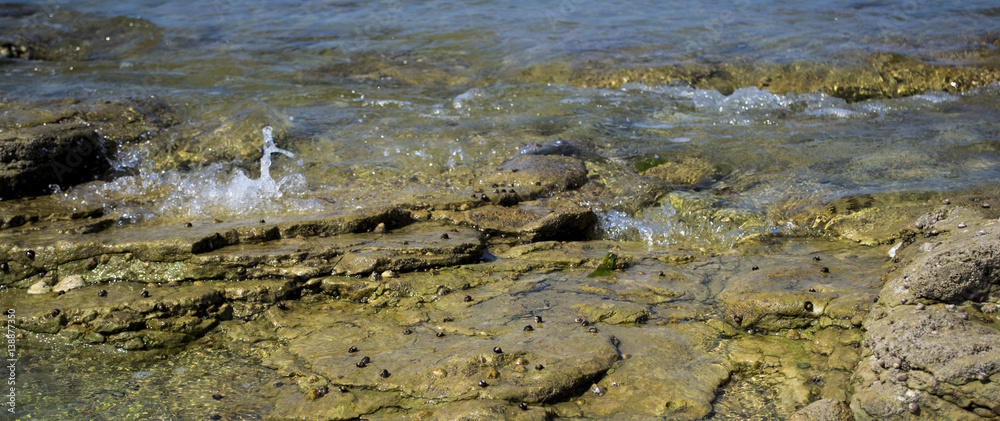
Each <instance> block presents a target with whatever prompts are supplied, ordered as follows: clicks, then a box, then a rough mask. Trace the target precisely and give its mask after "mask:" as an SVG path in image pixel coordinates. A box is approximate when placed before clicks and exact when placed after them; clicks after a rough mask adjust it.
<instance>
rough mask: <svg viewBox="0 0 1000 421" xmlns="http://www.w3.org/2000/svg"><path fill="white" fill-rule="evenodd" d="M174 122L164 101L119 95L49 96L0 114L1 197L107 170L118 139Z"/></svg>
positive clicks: (90, 177) (29, 192) (40, 190)
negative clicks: (93, 97)
mask: <svg viewBox="0 0 1000 421" xmlns="http://www.w3.org/2000/svg"><path fill="white" fill-rule="evenodd" d="M172 124H173V120H172V117H171V116H170V115H169V111H168V110H167V108H166V106H165V105H163V104H161V103H159V102H156V101H152V100H145V99H136V98H119V99H114V100H108V101H95V102H79V101H75V100H68V99H67V100H48V101H37V102H34V103H30V104H24V105H23V106H21V107H14V108H13V109H12V110H10V111H9V112H8V113H7V114H5V115H4V116H3V117H0V128H3V130H2V133H0V199H11V198H16V197H23V196H33V195H40V194H44V193H49V192H50V185H58V186H60V187H61V188H65V187H68V186H73V185H76V184H80V183H83V182H87V181H91V180H94V179H96V178H99V177H102V176H104V175H107V173H108V171H109V170H110V164H109V161H110V160H111V159H113V158H115V156H116V153H117V150H118V148H119V146H120V145H121V144H123V143H130V142H137V141H139V140H142V139H146V138H148V137H149V136H150V135H151V134H154V133H157V132H159V131H160V130H161V129H163V128H165V127H168V126H170V125H172Z"/></svg>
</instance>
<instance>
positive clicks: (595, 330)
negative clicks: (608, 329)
mask: <svg viewBox="0 0 1000 421" xmlns="http://www.w3.org/2000/svg"><path fill="white" fill-rule="evenodd" d="M587 332H590V333H597V332H600V331H599V330H597V328H596V327H591V328H590V329H587Z"/></svg>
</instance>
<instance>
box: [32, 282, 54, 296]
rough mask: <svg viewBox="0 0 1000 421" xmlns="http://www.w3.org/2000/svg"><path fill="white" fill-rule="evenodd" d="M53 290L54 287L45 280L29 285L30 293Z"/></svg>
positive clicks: (42, 292)
mask: <svg viewBox="0 0 1000 421" xmlns="http://www.w3.org/2000/svg"><path fill="white" fill-rule="evenodd" d="M48 292H52V287H50V286H49V284H47V283H46V282H45V281H38V282H35V283H34V284H32V285H31V286H30V287H28V294H45V293H48Z"/></svg>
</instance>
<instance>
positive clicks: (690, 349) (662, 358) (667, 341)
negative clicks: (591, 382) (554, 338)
mask: <svg viewBox="0 0 1000 421" xmlns="http://www.w3.org/2000/svg"><path fill="white" fill-rule="evenodd" d="M609 331H613V334H614V335H615V338H616V339H619V340H620V341H621V345H620V349H621V351H622V352H623V353H627V354H632V355H633V356H632V357H631V358H629V359H627V360H624V361H621V362H620V363H619V364H618V366H617V367H616V369H615V370H614V372H613V373H609V374H608V375H607V376H605V377H604V378H603V379H601V382H600V384H601V385H600V386H599V387H598V388H599V389H600V392H601V393H586V394H584V395H583V397H582V398H580V399H578V400H576V403H577V404H578V405H580V409H581V410H582V411H583V413H584V414H585V415H586V416H588V417H617V416H620V415H621V414H626V413H627V414H630V416H634V417H637V418H661V417H665V418H669V419H677V420H695V419H701V418H703V417H705V416H706V415H708V414H709V413H711V411H712V401H713V399H715V391H716V390H717V389H718V387H720V385H721V384H722V383H723V382H725V381H726V379H728V378H729V373H730V369H731V368H730V366H729V364H728V363H727V362H726V361H725V360H724V359H723V358H722V357H721V356H720V355H718V354H716V353H714V352H712V351H711V350H710V349H709V348H708V347H706V346H705V345H706V344H707V342H704V341H705V340H707V339H708V338H711V337H714V336H715V335H714V332H712V331H711V330H710V329H708V328H707V327H706V326H704V325H684V326H682V325H671V326H670V327H650V326H644V327H642V328H629V329H621V328H619V329H612V327H607V328H605V329H603V330H602V332H609ZM546 370H548V367H546ZM591 391H592V392H593V389H592V390H591Z"/></svg>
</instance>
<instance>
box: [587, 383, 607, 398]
mask: <svg viewBox="0 0 1000 421" xmlns="http://www.w3.org/2000/svg"><path fill="white" fill-rule="evenodd" d="M590 391H591V392H593V393H594V394H595V395H597V396H601V395H604V393H605V392H607V389H605V388H603V387H601V386H600V385H599V384H597V383H594V384H593V385H591V386H590Z"/></svg>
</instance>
